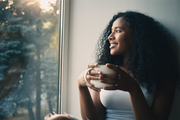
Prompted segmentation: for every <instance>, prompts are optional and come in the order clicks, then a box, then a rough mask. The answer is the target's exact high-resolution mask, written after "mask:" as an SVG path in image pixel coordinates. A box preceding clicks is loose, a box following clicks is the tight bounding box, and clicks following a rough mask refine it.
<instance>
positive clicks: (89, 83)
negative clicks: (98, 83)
mask: <svg viewBox="0 0 180 120" xmlns="http://www.w3.org/2000/svg"><path fill="white" fill-rule="evenodd" d="M93 69H94V68H89V69H87V70H86V72H85V74H84V81H85V82H86V83H87V84H90V85H93V84H91V83H89V82H88V81H87V79H86V76H87V73H88V72H89V71H90V70H93Z"/></svg>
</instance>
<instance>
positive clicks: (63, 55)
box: [57, 0, 70, 114]
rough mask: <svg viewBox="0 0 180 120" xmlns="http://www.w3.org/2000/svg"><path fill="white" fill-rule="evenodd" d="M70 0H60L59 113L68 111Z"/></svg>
mask: <svg viewBox="0 0 180 120" xmlns="http://www.w3.org/2000/svg"><path fill="white" fill-rule="evenodd" d="M69 9H70V0H60V21H59V67H58V68H59V76H58V80H59V88H58V89H59V94H58V105H57V113H59V114H62V113H63V112H64V111H67V109H66V108H67V102H66V101H67V90H68V89H67V80H68V41H69V37H68V36H69V29H68V28H69V11H70V10H69Z"/></svg>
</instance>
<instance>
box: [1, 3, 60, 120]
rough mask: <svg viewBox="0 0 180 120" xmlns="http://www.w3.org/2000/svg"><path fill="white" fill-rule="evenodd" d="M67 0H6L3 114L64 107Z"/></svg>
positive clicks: (37, 118) (31, 119) (37, 114)
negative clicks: (63, 81) (64, 46)
mask: <svg viewBox="0 0 180 120" xmlns="http://www.w3.org/2000/svg"><path fill="white" fill-rule="evenodd" d="M62 1H63V0H0V119H1V120H3V119H4V120H6V119H8V120H17V119H18V120H43V119H44V116H45V115H46V114H48V113H50V112H53V111H54V112H58V111H59V110H60V105H61V104H60V102H59V101H60V99H61V97H60V96H59V92H60V86H61V81H59V80H60V79H61V78H62V77H61V74H59V73H61V71H62V67H61V62H62V61H61V59H62V54H61V53H60V52H62V50H61V49H62V48H61V46H62V47H63V45H61V44H63V41H60V40H59V39H60V38H62V36H61V34H62V29H59V27H61V25H62V24H63V23H62V20H63V19H61V17H62V14H61V12H62V11H61V10H60V5H61V4H62ZM61 9H62V8H61ZM59 63H60V64H59Z"/></svg>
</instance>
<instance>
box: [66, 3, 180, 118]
mask: <svg viewBox="0 0 180 120" xmlns="http://www.w3.org/2000/svg"><path fill="white" fill-rule="evenodd" d="M126 10H135V11H139V12H142V13H146V14H148V15H149V16H152V17H154V18H156V19H158V20H159V21H161V22H162V23H164V24H166V25H167V26H168V27H169V28H170V29H171V30H172V31H173V32H174V33H175V34H176V35H177V36H178V37H179V38H180V36H179V34H178V33H177V32H178V31H180V29H179V28H180V21H179V20H180V14H179V13H178V12H179V11H180V0H71V2H70V19H69V20H70V24H69V25H70V27H69V46H68V47H69V61H68V62H69V63H68V66H69V67H68V80H67V83H68V91H67V93H68V94H67V109H66V111H64V112H67V113H70V114H72V115H73V116H76V117H78V118H80V107H79V94H78V88H77V78H78V76H79V75H80V73H81V72H82V71H84V70H85V69H86V68H87V64H88V63H90V62H94V58H93V53H94V46H95V44H96V42H97V39H98V38H99V36H100V34H101V33H102V31H103V29H104V28H105V26H106V25H107V23H108V22H109V20H110V19H111V17H112V16H113V15H114V14H116V13H117V12H118V11H126ZM178 101H180V92H177V93H176V96H175V100H174V104H173V108H172V113H171V115H170V119H169V120H177V119H180V114H179V113H178V111H180V103H178Z"/></svg>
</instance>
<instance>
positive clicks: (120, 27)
mask: <svg viewBox="0 0 180 120" xmlns="http://www.w3.org/2000/svg"><path fill="white" fill-rule="evenodd" d="M115 28H116V29H117V28H120V29H123V28H122V27H115Z"/></svg>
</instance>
